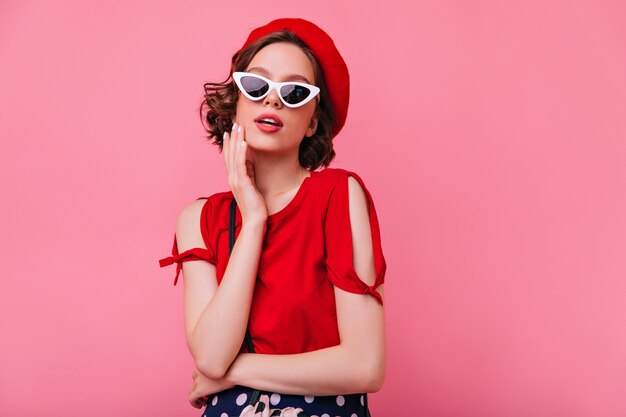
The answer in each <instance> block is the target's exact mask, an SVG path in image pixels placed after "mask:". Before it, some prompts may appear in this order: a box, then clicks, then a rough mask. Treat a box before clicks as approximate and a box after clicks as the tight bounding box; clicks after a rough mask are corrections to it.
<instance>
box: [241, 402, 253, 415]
mask: <svg viewBox="0 0 626 417" xmlns="http://www.w3.org/2000/svg"><path fill="white" fill-rule="evenodd" d="M255 409H256V406H255V405H252V404H249V405H247V406H246V408H244V409H243V410H241V414H240V415H239V417H253V416H254V410H255Z"/></svg>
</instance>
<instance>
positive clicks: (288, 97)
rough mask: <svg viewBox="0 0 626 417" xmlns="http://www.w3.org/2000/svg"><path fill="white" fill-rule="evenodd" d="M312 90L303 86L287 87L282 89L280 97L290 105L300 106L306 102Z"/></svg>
mask: <svg viewBox="0 0 626 417" xmlns="http://www.w3.org/2000/svg"><path fill="white" fill-rule="evenodd" d="M309 94H311V90H309V89H308V88H306V87H303V86H301V85H286V86H284V87H282V88H281V89H280V95H281V96H282V97H283V99H284V100H285V101H286V102H287V103H289V104H298V103H300V102H302V101H303V100H305V99H306V98H307V97H308V96H309Z"/></svg>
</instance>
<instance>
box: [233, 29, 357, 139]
mask: <svg viewBox="0 0 626 417" xmlns="http://www.w3.org/2000/svg"><path fill="white" fill-rule="evenodd" d="M277 30H288V31H290V32H293V33H294V34H295V35H296V36H297V37H298V38H300V39H301V40H302V41H303V42H304V43H305V44H306V45H307V46H308V47H309V48H310V49H311V51H313V54H314V55H315V57H316V58H317V62H318V63H319V65H320V67H321V69H322V73H323V74H324V81H325V82H326V87H327V89H328V94H329V95H330V102H331V104H332V105H333V108H334V110H335V125H334V127H333V137H334V136H335V135H337V134H338V133H339V131H340V130H341V128H342V127H343V125H344V124H345V122H346V117H347V115H348V104H349V101H350V74H349V73H348V67H347V66H346V63H345V62H344V60H343V58H342V57H341V54H340V53H339V51H338V50H337V47H336V46H335V43H334V42H333V40H332V39H331V38H330V36H328V34H327V33H326V32H324V31H323V30H322V29H320V28H319V27H318V26H316V25H315V24H313V23H311V22H309V21H308V20H304V19H299V18H283V19H276V20H273V21H271V22H270V23H268V24H267V25H265V26H261V27H258V28H256V29H254V30H253V31H252V32H250V35H248V39H247V40H246V43H244V44H243V46H242V47H241V48H240V49H239V51H237V53H236V54H238V53H240V52H241V51H242V50H243V49H245V48H246V47H247V46H248V45H250V44H251V43H252V42H254V41H255V40H257V39H259V38H261V37H263V36H265V35H268V34H270V33H272V32H275V31H277ZM236 54H235V55H236ZM233 58H235V56H234V55H233Z"/></svg>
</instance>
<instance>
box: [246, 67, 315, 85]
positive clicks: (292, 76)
mask: <svg viewBox="0 0 626 417" xmlns="http://www.w3.org/2000/svg"><path fill="white" fill-rule="evenodd" d="M247 71H258V72H261V73H263V74H265V75H267V76H268V77H269V76H270V75H271V74H270V72H269V71H268V70H266V69H265V68H263V67H252V68H248V70H247ZM293 80H300V81H304V82H305V83H307V84H312V83H311V82H310V81H309V80H307V79H306V77H304V76H303V75H300V74H289V75H287V76H286V77H285V81H293Z"/></svg>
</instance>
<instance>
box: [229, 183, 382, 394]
mask: <svg viewBox="0 0 626 417" xmlns="http://www.w3.org/2000/svg"><path fill="white" fill-rule="evenodd" d="M348 190H349V207H350V225H351V231H352V248H353V264H354V270H355V272H356V273H357V275H358V276H359V277H361V279H362V280H363V282H365V283H366V284H367V285H370V286H371V285H373V284H374V281H375V277H376V272H375V266H374V251H373V246H372V235H371V229H370V221H369V212H368V206H367V197H366V195H365V193H364V190H363V188H362V187H361V185H360V184H359V183H358V182H357V180H356V179H354V178H353V177H349V178H348ZM334 288H335V290H334V291H335V303H336V307H337V324H338V328H339V337H340V344H339V345H337V346H332V347H328V348H324V349H319V350H315V351H311V352H305V353H297V354H289V355H268V354H259V353H241V354H239V355H238V356H237V358H236V359H235V360H234V361H233V363H232V364H231V366H230V368H229V369H228V371H227V372H226V375H225V379H226V380H227V381H229V382H231V383H232V384H234V385H244V386H248V387H252V388H256V389H259V390H266V391H274V392H282V393H285V394H296V395H338V394H352V393H362V392H376V391H378V390H380V388H381V386H382V384H383V380H384V377H385V368H386V366H385V365H386V364H385V362H386V350H385V318H384V309H383V306H382V304H381V303H380V302H379V301H378V300H377V299H376V298H375V297H374V296H372V295H371V294H367V293H366V294H357V293H352V292H348V291H345V290H343V289H341V288H339V287H337V286H335V287H334ZM376 291H378V292H379V293H380V295H381V296H382V295H383V285H380V286H378V288H377V289H376Z"/></svg>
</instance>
